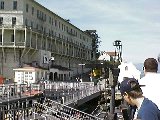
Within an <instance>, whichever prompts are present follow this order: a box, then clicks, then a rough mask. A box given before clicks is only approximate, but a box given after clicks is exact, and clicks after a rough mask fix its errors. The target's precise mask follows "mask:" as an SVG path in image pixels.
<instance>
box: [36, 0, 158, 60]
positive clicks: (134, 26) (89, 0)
mask: <svg viewBox="0 0 160 120" xmlns="http://www.w3.org/2000/svg"><path fill="white" fill-rule="evenodd" d="M36 1H38V2H39V3H40V4H42V5H43V6H45V7H46V8H48V9H50V10H51V11H53V12H54V13H56V14H58V15H59V16H60V17H62V18H64V19H70V23H72V24H73V25H75V26H77V27H78V28H80V29H81V30H92V29H94V30H97V33H98V35H99V37H100V40H101V41H102V42H101V45H100V48H99V49H100V50H101V51H114V50H115V48H114V47H113V42H114V41H115V40H121V41H122V46H123V59H124V60H125V61H128V62H133V63H143V61H144V60H145V59H146V58H148V57H154V58H157V56H158V54H159V53H160V6H159V5H160V0H36Z"/></svg>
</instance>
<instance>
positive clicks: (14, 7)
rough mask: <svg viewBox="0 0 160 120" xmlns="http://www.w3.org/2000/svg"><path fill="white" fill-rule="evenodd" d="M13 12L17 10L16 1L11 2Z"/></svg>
mask: <svg viewBox="0 0 160 120" xmlns="http://www.w3.org/2000/svg"><path fill="white" fill-rule="evenodd" d="M13 10H17V1H13Z"/></svg>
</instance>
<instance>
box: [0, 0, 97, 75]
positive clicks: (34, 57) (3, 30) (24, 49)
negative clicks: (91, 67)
mask: <svg viewBox="0 0 160 120" xmlns="http://www.w3.org/2000/svg"><path fill="white" fill-rule="evenodd" d="M51 57H52V58H53V57H54V61H52V62H53V63H54V64H55V65H60V66H62V67H66V68H69V69H71V70H72V75H76V74H78V73H81V72H82V70H81V69H82V67H81V66H79V64H82V63H89V62H90V61H93V60H95V55H94V54H93V53H92V37H91V36H90V35H89V34H87V33H86V32H84V31H82V30H80V29H79V28H77V27H76V26H74V25H72V24H71V23H70V22H69V21H68V20H65V19H63V18H61V17H60V16H58V15H56V14H55V13H54V12H52V11H50V10H48V9H47V8H45V7H44V6H42V5H40V4H39V3H37V2H36V1H35V0H0V74H2V75H3V76H4V77H6V78H14V71H13V69H16V68H19V67H23V65H24V64H32V66H37V67H38V66H40V67H43V68H47V67H48V66H49V64H51V62H50V58H51ZM84 71H85V70H84ZM52 74H53V75H54V73H52ZM67 77H71V76H70V73H69V76H67Z"/></svg>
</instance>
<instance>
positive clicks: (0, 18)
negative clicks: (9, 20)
mask: <svg viewBox="0 0 160 120" xmlns="http://www.w3.org/2000/svg"><path fill="white" fill-rule="evenodd" d="M2 24H3V17H0V25H2Z"/></svg>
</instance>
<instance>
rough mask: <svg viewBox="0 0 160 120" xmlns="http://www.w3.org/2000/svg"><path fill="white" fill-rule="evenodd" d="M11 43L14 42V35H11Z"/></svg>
mask: <svg viewBox="0 0 160 120" xmlns="http://www.w3.org/2000/svg"><path fill="white" fill-rule="evenodd" d="M11 42H14V34H12V35H11Z"/></svg>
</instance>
